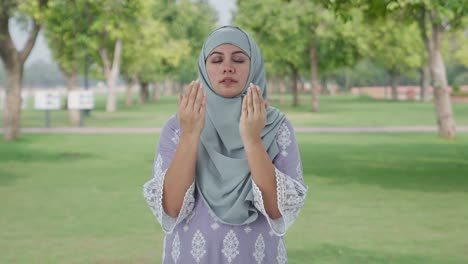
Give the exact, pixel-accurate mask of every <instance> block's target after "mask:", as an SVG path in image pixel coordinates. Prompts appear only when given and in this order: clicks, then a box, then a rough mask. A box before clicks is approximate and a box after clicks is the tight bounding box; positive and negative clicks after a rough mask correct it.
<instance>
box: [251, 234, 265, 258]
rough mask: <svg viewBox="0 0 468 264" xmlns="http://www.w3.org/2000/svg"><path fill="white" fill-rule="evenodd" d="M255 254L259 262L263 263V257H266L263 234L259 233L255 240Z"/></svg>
mask: <svg viewBox="0 0 468 264" xmlns="http://www.w3.org/2000/svg"><path fill="white" fill-rule="evenodd" d="M253 256H254V258H255V260H256V261H257V263H259V264H260V263H262V261H263V258H264V257H265V241H264V240H263V236H262V234H259V235H258V237H257V240H256V241H255V252H254V253H253Z"/></svg>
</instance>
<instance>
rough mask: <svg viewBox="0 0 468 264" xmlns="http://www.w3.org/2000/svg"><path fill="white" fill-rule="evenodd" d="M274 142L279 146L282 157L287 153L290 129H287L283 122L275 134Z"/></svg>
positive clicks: (289, 142) (289, 143)
mask: <svg viewBox="0 0 468 264" xmlns="http://www.w3.org/2000/svg"><path fill="white" fill-rule="evenodd" d="M276 143H278V146H279V147H280V148H281V155H283V157H286V156H287V155H288V152H287V151H286V149H287V148H288V147H289V145H291V143H292V141H291V131H289V128H288V126H286V124H285V123H284V122H283V124H281V126H280V128H279V129H278V132H277V135H276Z"/></svg>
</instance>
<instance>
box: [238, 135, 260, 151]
mask: <svg viewBox="0 0 468 264" xmlns="http://www.w3.org/2000/svg"><path fill="white" fill-rule="evenodd" d="M242 142H243V143H244V148H245V150H246V151H247V150H250V149H255V148H260V147H261V148H262V149H263V142H262V139H261V138H260V135H259V136H257V137H244V138H242Z"/></svg>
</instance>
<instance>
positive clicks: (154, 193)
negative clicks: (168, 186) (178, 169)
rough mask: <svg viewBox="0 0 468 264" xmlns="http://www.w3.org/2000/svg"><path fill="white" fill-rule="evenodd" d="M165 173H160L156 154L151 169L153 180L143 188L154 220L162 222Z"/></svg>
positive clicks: (159, 164) (160, 159)
mask: <svg viewBox="0 0 468 264" xmlns="http://www.w3.org/2000/svg"><path fill="white" fill-rule="evenodd" d="M164 174H165V171H164V172H163V171H162V158H161V155H160V154H159V153H158V155H157V157H156V162H155V163H154V167H153V178H152V179H151V180H150V181H148V182H147V183H145V185H144V186H143V196H144V197H145V199H146V202H147V203H148V205H149V207H150V208H151V211H152V212H153V214H154V216H155V217H156V219H158V221H159V222H162V192H163V181H164Z"/></svg>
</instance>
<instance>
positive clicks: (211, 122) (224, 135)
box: [196, 26, 284, 225]
mask: <svg viewBox="0 0 468 264" xmlns="http://www.w3.org/2000/svg"><path fill="white" fill-rule="evenodd" d="M221 44H232V45H235V46H237V47H239V48H241V49H242V50H243V51H244V52H245V53H246V54H247V55H248V56H249V57H250V73H249V77H248V79H247V83H246V85H245V87H244V89H243V91H242V92H241V94H239V95H238V96H236V97H233V98H225V97H222V96H219V95H218V94H216V92H215V91H214V90H213V86H212V85H211V82H210V79H209V77H208V73H207V71H206V66H205V62H206V59H207V56H208V55H209V54H210V52H211V51H212V50H213V49H214V48H216V47H217V46H219V45H221ZM198 78H199V80H200V82H201V83H202V85H203V87H204V90H205V92H206V94H207V109H206V118H205V128H204V129H203V132H202V134H201V138H200V147H199V150H198V159H197V166H196V185H197V188H198V190H199V193H200V194H201V196H202V198H203V199H204V200H205V202H206V204H207V205H208V207H209V208H210V209H211V211H212V212H213V213H214V214H215V215H216V216H217V218H218V220H219V221H220V222H222V223H225V224H232V225H241V224H248V223H251V222H253V221H255V220H256V219H257V217H258V211H257V209H256V208H255V207H254V201H253V193H252V180H251V179H252V178H251V175H250V168H249V164H248V162H247V158H246V155H245V150H244V144H243V142H242V139H241V137H240V132H239V121H240V116H241V106H242V98H243V97H244V96H245V95H246V93H247V88H248V86H249V84H250V83H253V84H256V85H258V86H259V87H260V88H261V89H262V94H263V98H264V100H265V101H266V99H267V89H266V78H265V67H264V64H263V57H262V54H261V52H260V49H259V48H258V46H257V44H256V43H255V41H254V40H253V39H252V38H251V37H250V36H249V34H247V33H246V32H245V31H244V30H242V29H240V28H237V27H232V26H224V27H221V28H218V29H216V30H215V31H213V32H212V33H211V34H210V35H209V36H208V38H207V40H206V42H205V43H204V44H203V48H202V51H201V53H200V56H199V58H198ZM283 120H284V114H283V113H281V112H280V111H279V110H278V109H276V108H273V107H268V109H267V124H266V126H265V128H264V129H263V130H262V132H261V139H262V142H263V145H264V147H265V149H266V151H267V153H268V155H269V157H270V159H272V160H273V158H274V157H275V156H276V155H277V154H278V153H279V149H278V146H277V145H276V142H275V137H276V133H277V131H278V129H279V127H280V125H281V124H282V121H283Z"/></svg>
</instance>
